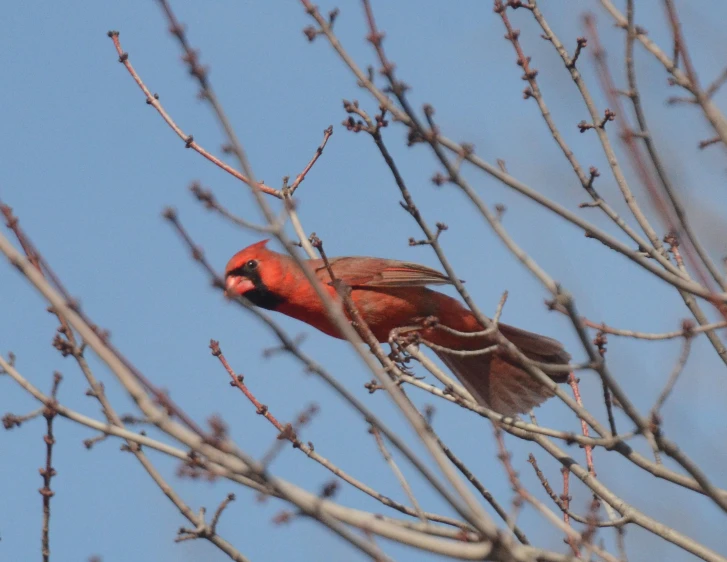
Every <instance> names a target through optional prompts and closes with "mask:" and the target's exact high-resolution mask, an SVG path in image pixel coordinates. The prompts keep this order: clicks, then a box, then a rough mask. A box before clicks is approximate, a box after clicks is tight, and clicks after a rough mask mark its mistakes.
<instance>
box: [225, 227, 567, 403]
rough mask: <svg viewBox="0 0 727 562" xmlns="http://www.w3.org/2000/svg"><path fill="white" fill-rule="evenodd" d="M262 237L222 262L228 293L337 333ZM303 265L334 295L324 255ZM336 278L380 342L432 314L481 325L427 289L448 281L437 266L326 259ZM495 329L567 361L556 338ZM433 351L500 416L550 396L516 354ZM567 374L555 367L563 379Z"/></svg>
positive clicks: (549, 359)
mask: <svg viewBox="0 0 727 562" xmlns="http://www.w3.org/2000/svg"><path fill="white" fill-rule="evenodd" d="M266 244H267V240H263V241H261V242H258V243H256V244H253V245H252V246H249V247H247V248H245V249H244V250H241V251H239V252H238V253H237V254H235V255H234V256H233V257H232V259H231V260H230V261H229V262H228V264H227V267H226V268H225V285H226V288H227V292H228V293H229V294H231V295H240V296H244V297H245V298H247V299H248V300H249V301H251V302H252V303H253V304H255V305H256V306H259V307H261V308H265V309H268V310H274V311H277V312H282V313H283V314H285V315H286V316H290V317H291V318H296V319H297V320H302V321H303V322H305V323H307V324H310V325H311V326H313V327H314V328H318V329H319V330H320V331H322V332H324V333H326V334H328V335H329V336H333V337H336V338H340V337H341V335H340V334H339V332H338V330H337V329H336V328H335V326H334V325H333V324H332V323H331V321H330V320H329V318H328V314H327V313H326V311H325V308H324V307H323V303H322V302H321V300H320V299H319V297H318V295H317V294H316V292H315V289H314V288H313V286H312V285H311V283H310V282H309V281H308V279H307V278H306V276H305V274H304V273H303V272H302V271H301V270H300V269H299V268H298V266H297V265H296V263H295V262H294V261H293V259H292V258H291V257H289V256H287V255H283V254H279V253H277V252H273V251H271V250H268V249H267V248H266ZM305 263H306V267H308V268H310V270H311V271H312V272H313V273H314V274H315V276H316V277H317V278H318V279H320V280H321V282H322V283H323V287H324V289H325V290H326V291H328V293H329V294H330V295H331V297H332V298H334V299H338V298H339V297H338V295H337V293H336V289H335V288H334V287H333V286H332V284H331V277H330V275H329V274H328V271H327V269H326V267H325V265H324V263H323V260H319V259H318V260H308V261H306V262H305ZM329 263H330V265H331V268H332V270H333V274H334V276H335V278H336V279H339V280H341V281H342V282H344V283H345V284H346V285H348V286H349V287H351V299H352V300H353V302H354V304H355V305H356V308H357V309H358V311H359V313H360V314H361V316H362V317H363V319H364V320H365V321H366V323H367V324H368V326H369V328H370V329H371V331H372V332H373V334H374V335H375V336H376V339H378V341H379V342H381V343H384V342H388V341H389V336H390V333H391V331H392V330H394V329H396V328H401V327H405V326H412V325H419V324H421V322H422V321H423V320H424V319H426V318H428V317H430V316H434V317H436V318H437V319H438V320H439V325H443V326H446V327H449V328H453V329H454V330H457V331H460V332H479V331H481V330H483V327H482V325H480V323H479V322H477V320H476V319H475V317H474V315H473V314H472V312H470V311H469V310H468V309H467V308H465V307H464V306H463V305H461V304H460V303H459V302H458V301H457V300H455V299H453V298H452V297H449V296H447V295H445V294H443V293H439V292H437V291H432V290H431V289H428V288H427V287H426V286H427V285H444V284H449V283H451V280H450V279H449V278H448V277H447V276H446V275H443V274H442V273H439V272H438V271H436V270H434V269H430V268H429V267H425V266H423V265H417V264H415V263H409V262H403V261H397V260H387V259H381V258H366V257H340V258H330V259H329ZM499 329H500V332H501V333H502V334H503V335H504V336H505V337H506V338H507V339H509V340H510V341H511V342H512V343H513V344H515V345H516V346H517V347H518V348H519V349H520V351H522V352H523V353H524V354H525V355H526V356H527V357H528V358H530V359H532V360H534V361H539V362H542V363H547V364H552V365H565V364H567V363H568V361H569V360H570V355H569V354H568V353H567V352H566V351H565V349H563V346H562V345H561V344H560V342H557V341H556V340H553V339H551V338H547V337H545V336H540V335H538V334H533V333H531V332H526V331H525V330H520V329H518V328H514V327H512V326H508V325H507V324H499ZM418 332H419V334H420V335H421V337H422V338H423V339H425V340H427V341H430V342H433V343H434V344H436V345H439V346H442V347H445V348H448V349H453V350H458V351H467V350H477V349H483V348H485V347H488V346H491V345H493V344H494V341H493V340H492V338H491V337H489V336H480V337H463V336H458V335H455V334H452V333H451V332H448V331H445V330H443V329H441V328H438V327H437V325H433V326H430V327H426V328H422V329H420V330H418ZM435 353H436V354H437V355H438V356H439V358H440V359H441V360H442V361H443V362H444V363H445V364H446V365H447V366H448V367H449V368H450V369H451V370H452V372H454V374H455V375H457V378H459V380H460V381H461V382H462V384H463V385H464V386H465V387H466V388H467V390H469V391H470V393H472V395H473V396H474V397H475V398H476V399H477V401H478V402H479V403H480V404H482V405H483V406H486V407H488V408H491V409H493V410H496V411H497V412H500V413H502V414H505V415H514V414H519V413H525V412H528V411H530V409H531V408H532V407H534V406H537V405H538V404H540V403H542V402H543V401H544V400H546V399H547V398H549V397H550V396H552V392H551V391H550V390H549V389H547V388H546V387H545V386H543V385H541V384H540V383H538V382H537V381H535V380H534V379H532V378H531V377H530V376H529V375H528V374H527V373H526V372H525V371H523V370H522V369H521V368H520V367H519V366H518V362H517V360H516V359H514V358H511V357H509V356H508V355H506V354H504V353H501V352H498V351H495V352H492V353H488V354H485V355H469V356H464V355H456V354H452V353H448V352H445V351H437V350H435ZM567 376H568V375H567V373H558V374H553V375H551V377H552V378H553V380H555V381H556V382H565V381H566V379H567Z"/></svg>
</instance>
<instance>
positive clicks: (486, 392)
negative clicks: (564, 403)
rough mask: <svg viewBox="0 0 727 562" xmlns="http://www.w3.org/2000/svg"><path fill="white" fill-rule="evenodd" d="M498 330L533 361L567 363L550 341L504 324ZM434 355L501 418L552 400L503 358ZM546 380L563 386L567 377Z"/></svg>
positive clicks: (514, 363)
mask: <svg viewBox="0 0 727 562" xmlns="http://www.w3.org/2000/svg"><path fill="white" fill-rule="evenodd" d="M499 329H500V332H501V333H502V334H503V335H504V336H505V337H506V338H507V339H509V340H510V341H511V342H512V343H514V344H515V345H516V346H517V347H518V348H519V349H520V351H522V353H524V354H525V355H526V356H527V357H528V358H529V359H532V360H533V361H539V362H542V363H548V364H551V365H567V364H568V362H569V361H570V355H569V354H568V353H567V352H566V351H565V349H563V346H562V345H561V343H560V342H558V341H556V340H554V339H551V338H547V337H545V336H541V335H538V334H534V333H532V332H526V331H525V330H520V329H518V328H514V327H512V326H508V325H507V324H500V326H499ZM470 341H471V340H470ZM482 347H485V346H484V345H483V346H482ZM435 352H436V354H437V355H438V356H439V358H440V359H441V360H442V361H443V362H444V364H445V365H447V367H449V368H450V369H451V370H452V372H453V373H454V374H455V375H456V376H457V378H458V379H459V380H460V382H461V383H462V384H463V385H464V386H465V388H466V389H467V390H468V391H469V392H470V393H471V394H472V395H473V396H474V397H475V399H476V400H477V402H478V403H480V404H481V405H483V406H485V407H487V408H490V409H492V410H495V411H496V412H499V413H501V414H504V415H508V416H514V415H516V414H524V413H526V412H529V411H530V410H531V409H532V408H533V407H535V406H538V405H539V404H541V403H542V402H544V401H545V400H547V399H548V398H550V397H551V396H553V392H552V391H551V390H550V389H549V388H547V387H545V386H543V385H542V384H540V383H539V382H538V381H536V380H535V379H534V378H533V377H531V376H530V375H529V374H528V373H527V372H525V371H524V370H523V369H522V367H520V366H519V365H518V362H517V360H515V359H511V358H509V357H507V356H505V355H504V354H500V353H498V352H494V353H488V354H485V355H457V354H453V353H448V352H445V351H435ZM549 376H550V377H551V378H552V379H553V380H554V381H555V382H559V383H562V382H566V380H567V378H568V373H554V374H551V375H549Z"/></svg>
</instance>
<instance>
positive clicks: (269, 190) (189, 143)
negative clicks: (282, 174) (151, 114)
mask: <svg viewBox="0 0 727 562" xmlns="http://www.w3.org/2000/svg"><path fill="white" fill-rule="evenodd" d="M108 36H109V37H110V38H111V40H112V41H113V42H114V47H115V48H116V52H117V53H118V54H119V62H120V63H121V64H123V65H124V67H125V68H126V70H127V71H128V72H129V74H130V75H131V77H132V78H133V79H134V81H135V82H136V84H137V85H138V86H139V88H141V91H142V92H144V95H145V96H146V103H148V104H149V105H151V106H152V107H154V109H156V110H157V112H158V113H159V115H160V116H161V117H162V119H164V121H165V122H166V124H167V125H169V127H170V128H171V129H172V130H173V131H174V132H175V133H176V135H177V136H178V137H179V138H180V139H182V140H183V141H184V146H185V147H186V148H191V149H192V150H194V151H195V152H197V153H198V154H200V155H201V156H203V157H204V158H206V159H207V160H209V161H210V162H212V163H213V164H214V165H215V166H218V167H219V168H221V169H223V170H224V171H225V172H227V173H228V174H230V175H231V176H233V177H235V178H237V179H238V180H240V181H242V182H244V183H246V184H247V185H249V186H250V187H252V188H253V189H258V190H260V191H261V192H263V193H266V194H268V195H272V196H274V197H277V198H279V199H280V198H282V197H283V194H282V192H281V191H280V190H278V189H275V188H273V187H270V186H267V185H265V184H264V183H257V182H255V183H253V182H252V181H250V179H248V178H247V176H245V175H243V174H242V173H241V172H238V171H237V170H235V169H234V168H233V167H232V166H229V165H228V164H225V163H224V162H223V161H222V160H220V159H219V158H217V157H216V156H214V155H213V154H211V153H210V152H208V151H207V150H205V149H204V148H202V147H201V146H200V145H199V144H198V143H196V142H195V140H194V137H193V136H192V135H188V134H186V133H185V132H184V131H182V129H181V128H180V127H179V126H178V125H177V124H176V122H175V121H174V119H172V117H171V116H170V115H169V114H168V113H167V112H166V110H165V109H164V107H163V106H162V104H161V103H160V102H159V96H158V95H157V94H152V93H151V91H150V90H149V88H147V87H146V84H144V82H143V81H142V79H141V77H140V76H139V75H138V74H137V72H136V70H134V67H133V66H132V65H131V63H130V62H129V54H128V53H127V52H125V51H124V50H123V49H122V48H121V43H120V41H119V32H118V31H109V33H108Z"/></svg>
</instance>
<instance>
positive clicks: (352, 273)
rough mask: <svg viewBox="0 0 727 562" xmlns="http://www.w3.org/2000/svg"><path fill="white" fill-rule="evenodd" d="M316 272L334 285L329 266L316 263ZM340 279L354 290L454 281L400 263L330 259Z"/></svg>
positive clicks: (409, 264) (351, 258) (348, 258)
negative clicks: (357, 288)
mask: <svg viewBox="0 0 727 562" xmlns="http://www.w3.org/2000/svg"><path fill="white" fill-rule="evenodd" d="M316 262H319V263H316V264H315V271H316V274H317V275H318V277H319V278H320V279H321V281H323V282H326V283H328V282H330V281H331V277H330V275H329V274H328V271H327V269H326V266H325V265H324V264H323V263H322V261H321V260H316ZM329 263H330V265H331V269H332V270H333V275H334V277H335V278H336V279H338V280H340V281H343V282H344V283H346V285H348V286H350V287H421V286H424V285H446V284H450V283H452V280H451V279H450V278H449V277H447V276H446V275H445V274H443V273H440V272H439V271H437V270H436V269H432V268H430V267H426V266H424V265H419V264H416V263H410V262H405V261H398V260H386V259H381V258H365V257H341V258H330V259H329Z"/></svg>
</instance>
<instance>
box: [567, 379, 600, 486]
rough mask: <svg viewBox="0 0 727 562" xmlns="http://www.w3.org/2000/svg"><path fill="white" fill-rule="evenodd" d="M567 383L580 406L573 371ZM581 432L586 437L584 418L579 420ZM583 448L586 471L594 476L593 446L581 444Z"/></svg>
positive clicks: (579, 395) (581, 402)
mask: <svg viewBox="0 0 727 562" xmlns="http://www.w3.org/2000/svg"><path fill="white" fill-rule="evenodd" d="M568 384H569V385H570V387H571V389H572V390H573V397H574V398H575V399H576V402H577V403H578V405H579V406H581V407H582V406H583V400H581V391H580V389H579V388H578V379H577V378H576V376H575V375H574V374H573V373H571V374H570V375H569V376H568ZM581 432H582V433H583V436H584V437H588V435H589V433H588V424H587V423H586V421H585V420H581ZM583 448H584V449H585V451H586V465H587V466H588V472H590V473H591V475H592V476H596V469H595V467H594V465H593V447H592V446H591V445H583ZM566 478H567V477H566Z"/></svg>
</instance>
